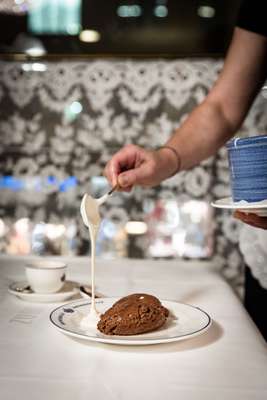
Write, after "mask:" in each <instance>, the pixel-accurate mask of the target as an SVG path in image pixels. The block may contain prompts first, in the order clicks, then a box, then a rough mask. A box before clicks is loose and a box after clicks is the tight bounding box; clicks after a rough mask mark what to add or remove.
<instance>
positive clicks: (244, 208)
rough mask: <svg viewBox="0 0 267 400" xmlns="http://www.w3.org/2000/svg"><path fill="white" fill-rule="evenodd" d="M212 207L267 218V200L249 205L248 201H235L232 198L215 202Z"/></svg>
mask: <svg viewBox="0 0 267 400" xmlns="http://www.w3.org/2000/svg"><path fill="white" fill-rule="evenodd" d="M211 205H212V206H213V207H215V208H222V209H226V210H233V211H236V210H237V211H241V212H244V213H246V214H250V213H251V214H256V215H258V216H260V217H267V200H262V201H257V202H254V203H249V202H247V201H244V200H241V201H236V202H235V201H233V199H232V198H231V197H225V198H223V199H219V200H216V201H213V202H212V203H211Z"/></svg>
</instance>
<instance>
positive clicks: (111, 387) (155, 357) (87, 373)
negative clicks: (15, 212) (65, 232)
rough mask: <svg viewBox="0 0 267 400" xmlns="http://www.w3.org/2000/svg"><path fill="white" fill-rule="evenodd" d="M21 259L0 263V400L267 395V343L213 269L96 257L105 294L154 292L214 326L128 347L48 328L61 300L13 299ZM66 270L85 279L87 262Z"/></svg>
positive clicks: (224, 399)
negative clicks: (200, 312) (198, 312)
mask: <svg viewBox="0 0 267 400" xmlns="http://www.w3.org/2000/svg"><path fill="white" fill-rule="evenodd" d="M23 263H24V259H23V260H22V259H17V260H14V259H9V258H6V257H3V258H0V301H1V302H0V322H1V327H0V399H1V400H17V399H20V400H36V399H38V400H48V399H49V400H90V399H94V400H96V399H98V400H109V399H111V400H113V399H114V400H138V399H145V400H163V399H164V400H191V399H192V400H193V399H197V400H232V399H233V400H239V399H242V400H246V399H251V400H264V399H265V400H266V399H267V349H266V346H265V343H264V341H263V339H262V337H261V336H260V334H259V333H258V331H257V329H256V327H255V326H254V324H253V323H252V321H251V320H250V318H249V317H248V315H247V313H246V311H245V310H244V308H243V306H242V305H241V303H240V301H239V300H238V299H237V297H236V296H235V295H234V293H233V292H232V290H231V289H230V287H229V286H228V285H227V283H226V282H224V280H223V279H222V278H221V277H220V276H219V275H218V274H217V273H216V272H215V271H214V270H213V268H212V266H211V265H210V264H208V263H199V262H192V263H191V262H179V261H141V260H138V261H137V260H114V261H102V260H99V261H98V263H97V275H96V283H97V289H98V291H100V292H102V293H103V294H104V295H107V296H123V295H126V294H130V293H134V292H148V293H151V294H155V295H157V296H158V297H160V298H162V299H170V300H177V301H180V302H185V303H189V304H193V305H196V306H199V307H201V308H203V309H204V310H206V311H207V312H208V313H209V314H210V315H211V317H212V318H213V320H214V324H213V326H212V327H211V328H210V330H209V331H207V332H206V333H204V334H203V335H201V336H199V337H196V338H193V339H191V340H185V341H182V342H177V343H170V344H165V345H153V346H144V347H142V346H139V347H130V346H129V347H125V346H114V345H107V344H100V343H89V342H81V341H78V340H74V339H72V338H70V337H67V336H65V335H63V334H62V333H60V332H58V331H57V330H56V329H55V328H54V327H53V326H52V325H51V324H50V322H49V314H50V311H51V310H52V309H53V308H55V307H57V306H58V304H33V303H28V302H25V301H22V300H19V299H17V298H15V297H13V296H12V295H11V294H8V293H7V287H8V284H9V283H10V282H12V281H14V280H20V279H23V278H24V276H25V275H24V269H23ZM68 264H69V270H68V278H69V279H72V280H76V281H82V282H87V281H89V273H90V271H89V260H88V259H87V258H79V259H78V258H76V259H69V260H68ZM263 312H266V305H263Z"/></svg>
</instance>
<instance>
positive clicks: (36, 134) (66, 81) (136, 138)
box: [0, 59, 267, 287]
mask: <svg viewBox="0 0 267 400" xmlns="http://www.w3.org/2000/svg"><path fill="white" fill-rule="evenodd" d="M40 65H41V66H40ZM221 67H222V61H220V60H218V61H216V60H209V59H207V60H176V61H161V60H155V61H145V62H141V61H127V60H124V61H118V60H116V61H115V60H114V61H111V60H109V61H97V60H96V61H92V60H90V61H79V62H67V61H61V62H48V63H46V64H45V66H44V65H43V64H38V63H35V64H30V63H28V64H25V63H19V62H0V135H1V141H0V151H1V158H0V171H1V175H7V176H10V175H13V176H14V177H18V178H23V179H24V181H25V182H26V183H27V182H28V181H27V177H33V176H39V177H41V178H43V179H45V182H47V179H48V181H49V179H50V184H49V185H46V186H45V187H44V188H42V190H39V191H38V190H33V189H32V187H31V185H33V183H32V181H29V182H28V190H27V191H25V190H24V191H19V190H17V191H16V194H15V196H14V192H10V191H9V190H7V189H6V188H3V187H2V189H1V191H0V207H1V208H0V213H1V215H0V217H1V218H2V220H3V221H5V222H7V223H10V221H12V220H14V219H18V218H21V217H25V216H28V217H30V219H31V221H40V220H46V221H48V222H54V221H57V222H58V221H64V219H66V218H68V217H71V218H73V219H74V220H75V221H76V223H77V226H78V231H77V232H75V235H74V236H75V240H76V248H77V249H78V252H79V253H80V254H81V253H83V251H84V239H85V238H86V239H87V236H86V231H85V229H84V228H83V227H82V224H81V219H80V217H79V215H78V211H77V210H78V209H79V202H80V199H81V195H82V194H83V193H84V191H85V190H90V182H91V181H90V178H92V177H93V176H97V175H101V173H102V169H103V167H104V165H105V163H106V161H107V160H109V159H110V157H111V156H112V154H113V153H114V152H115V151H116V150H117V149H119V148H120V147H121V146H122V145H124V144H126V143H131V142H132V143H135V144H139V145H141V146H146V147H157V146H160V145H161V144H163V143H164V142H165V141H166V139H167V138H168V137H169V135H170V134H171V132H172V131H173V129H174V128H175V127H178V126H179V125H180V124H181V122H182V121H183V120H184V119H185V118H186V116H187V114H188V113H189V112H190V111H191V110H192V109H193V108H194V107H195V106H196V104H197V103H199V102H200V101H201V100H203V98H204V97H205V95H206V94H207V92H208V90H209V89H210V88H211V86H212V84H213V82H214V81H215V79H216V77H217V76H218V73H219V71H220V69H221ZM75 102H76V103H75ZM77 102H79V104H80V107H81V106H82V112H81V113H80V114H79V117H77V115H76V117H75V112H74V114H71V113H70V112H68V110H69V111H70V105H71V104H73V103H75V104H76V106H77ZM79 104H78V105H79ZM264 109H265V102H264V99H263V98H262V97H261V96H259V97H258V98H257V100H256V102H255V104H254V106H253V108H252V110H251V112H250V114H249V116H248V118H247V119H246V122H245V124H244V127H243V128H242V132H241V134H243V135H248V134H257V133H260V132H263V131H266V125H267V123H266V114H265V115H264ZM74 111H75V110H74ZM76 112H77V110H76ZM73 115H74V117H73ZM189 140H190V138H189ZM70 176H72V177H76V178H75V179H76V180H77V183H78V185H77V186H75V189H73V190H71V189H70V190H68V191H66V190H64V188H63V190H58V187H57V186H56V185H53V181H51V177H54V179H56V180H57V182H64V179H66V178H67V177H70ZM38 182H39V181H38ZM38 182H35V186H36V185H37V186H38ZM69 183H70V182H69ZM13 184H14V182H13ZM15 184H16V182H15ZM70 186H71V185H70ZM35 189H36V187H35ZM228 194H229V185H228V170H227V158H226V151H225V149H224V148H223V149H221V150H220V151H219V152H218V154H217V155H216V156H215V157H213V158H210V159H209V160H206V161H205V162H203V163H202V164H201V165H200V166H198V167H196V168H194V169H192V170H190V171H187V172H182V173H180V174H178V175H177V176H175V177H173V178H171V179H169V180H167V181H165V182H163V183H162V185H161V186H160V187H158V188H154V189H137V190H135V191H134V192H133V193H132V194H131V195H128V196H127V195H126V196H125V197H122V196H114V197H113V198H112V200H111V201H110V202H109V203H108V204H107V205H105V206H103V207H104V211H105V213H106V216H107V217H108V218H110V219H116V221H118V222H119V223H125V221H127V220H129V219H137V218H139V219H140V218H143V217H144V209H143V206H142V200H143V199H144V198H146V199H155V198H163V199H166V198H175V199H178V201H180V200H181V199H183V198H195V199H203V198H204V199H205V200H206V201H207V202H210V201H211V200H213V199H214V198H220V197H224V196H227V195H228ZM122 204H123V207H120V206H122ZM66 210H67V211H66ZM238 230H239V225H238V223H237V222H236V221H235V220H234V219H233V218H231V216H230V214H228V213H227V212H219V211H218V212H216V214H215V220H214V232H215V243H214V255H213V258H214V260H215V261H216V265H217V266H218V269H220V270H221V271H222V273H223V274H224V275H225V276H226V278H227V279H229V280H230V281H231V282H232V283H233V284H234V285H235V286H236V287H238V286H240V285H241V284H242V273H241V269H242V258H241V255H240V253H239V249H238ZM0 245H1V251H3V252H5V251H6V247H5V246H6V242H5V235H3V234H2V236H1V238H0ZM146 246H147V244H146V241H145V240H143V239H139V240H138V239H137V240H136V242H135V252H134V255H137V256H141V257H142V256H146Z"/></svg>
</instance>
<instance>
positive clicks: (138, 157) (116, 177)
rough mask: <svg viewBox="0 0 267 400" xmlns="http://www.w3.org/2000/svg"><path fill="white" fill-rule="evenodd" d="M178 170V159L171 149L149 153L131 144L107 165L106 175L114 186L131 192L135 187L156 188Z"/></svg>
mask: <svg viewBox="0 0 267 400" xmlns="http://www.w3.org/2000/svg"><path fill="white" fill-rule="evenodd" d="M176 169H177V159H176V157H175V154H174V153H173V152H172V151H171V150H170V149H168V148H161V149H159V150H154V151H149V150H145V149H143V148H142V147H139V146H135V145H133V144H129V145H127V146H125V147H123V148H122V149H121V150H119V151H118V152H117V153H116V154H115V155H114V156H113V157H112V159H111V160H110V161H109V162H108V163H107V165H106V167H105V169H104V175H105V176H106V178H107V179H108V181H109V183H110V184H111V185H112V186H115V185H116V184H118V185H119V186H120V189H121V190H123V191H130V190H131V189H132V187H133V186H134V185H141V186H156V185H158V184H159V183H160V182H161V181H162V180H164V179H166V178H168V177H170V176H171V175H172V174H173V173H174V172H175V171H176Z"/></svg>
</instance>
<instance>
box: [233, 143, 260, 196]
mask: <svg viewBox="0 0 267 400" xmlns="http://www.w3.org/2000/svg"><path fill="white" fill-rule="evenodd" d="M226 146H227V149H228V159H229V167H230V178H231V189H232V197H233V200H234V201H240V200H245V201H248V202H256V201H261V200H266V199H267V136H253V137H249V138H236V139H232V140H231V141H230V142H228V143H227V145H226Z"/></svg>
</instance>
